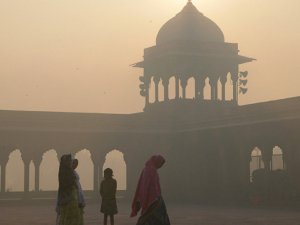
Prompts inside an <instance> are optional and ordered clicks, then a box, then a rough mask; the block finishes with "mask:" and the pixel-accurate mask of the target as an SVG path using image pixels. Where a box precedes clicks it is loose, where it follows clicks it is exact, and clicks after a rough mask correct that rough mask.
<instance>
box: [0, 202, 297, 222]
mask: <svg viewBox="0 0 300 225" xmlns="http://www.w3.org/2000/svg"><path fill="white" fill-rule="evenodd" d="M118 206H119V214H118V215H117V216H116V218H115V220H116V225H118V224H120V225H134V224H135V222H136V218H129V216H128V215H129V204H127V203H119V205H118ZM167 208H168V213H169V216H170V220H171V224H172V225H299V224H300V213H299V210H287V209H284V210H280V209H259V208H256V209H255V208H238V207H207V206H200V205H192V204H168V205H167ZM0 215H1V216H0V224H1V225H17V224H18V225H20V224H22V225H54V224H55V217H56V215H55V212H54V206H53V204H52V202H51V203H50V202H38V203H35V204H32V203H30V204H26V203H23V202H22V203H19V202H0ZM85 224H86V225H95V224H102V215H101V214H100V213H99V204H96V203H90V204H88V205H87V207H86V212H85Z"/></svg>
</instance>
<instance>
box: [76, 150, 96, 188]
mask: <svg viewBox="0 0 300 225" xmlns="http://www.w3.org/2000/svg"><path fill="white" fill-rule="evenodd" d="M75 158H76V159H78V167H77V168H76V171H77V173H78V175H79V178H80V184H81V187H82V189H83V190H93V172H94V165H93V162H92V159H91V153H90V151H89V150H87V149H83V150H81V151H79V152H77V153H76V154H75Z"/></svg>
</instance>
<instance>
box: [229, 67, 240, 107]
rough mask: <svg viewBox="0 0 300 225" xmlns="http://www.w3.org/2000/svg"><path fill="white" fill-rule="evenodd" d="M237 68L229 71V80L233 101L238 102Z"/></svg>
mask: <svg viewBox="0 0 300 225" xmlns="http://www.w3.org/2000/svg"><path fill="white" fill-rule="evenodd" d="M238 79H239V76H238V70H236V71H233V72H231V80H232V87H233V101H234V102H235V103H238V94H239V93H238Z"/></svg>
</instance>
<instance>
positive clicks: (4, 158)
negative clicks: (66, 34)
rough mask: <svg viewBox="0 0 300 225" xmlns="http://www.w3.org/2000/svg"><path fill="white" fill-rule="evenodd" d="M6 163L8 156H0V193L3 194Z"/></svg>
mask: <svg viewBox="0 0 300 225" xmlns="http://www.w3.org/2000/svg"><path fill="white" fill-rule="evenodd" d="M7 162H8V155H6V154H1V158H0V165H1V193H5V191H6V190H5V188H6V183H5V182H6V165H7Z"/></svg>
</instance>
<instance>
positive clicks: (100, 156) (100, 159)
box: [91, 152, 105, 194]
mask: <svg viewBox="0 0 300 225" xmlns="http://www.w3.org/2000/svg"><path fill="white" fill-rule="evenodd" d="M91 159H92V162H93V164H94V179H93V180H94V188H93V189H94V192H95V194H98V192H99V178H100V171H101V173H102V167H103V164H104V162H105V153H99V152H93V153H91Z"/></svg>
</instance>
